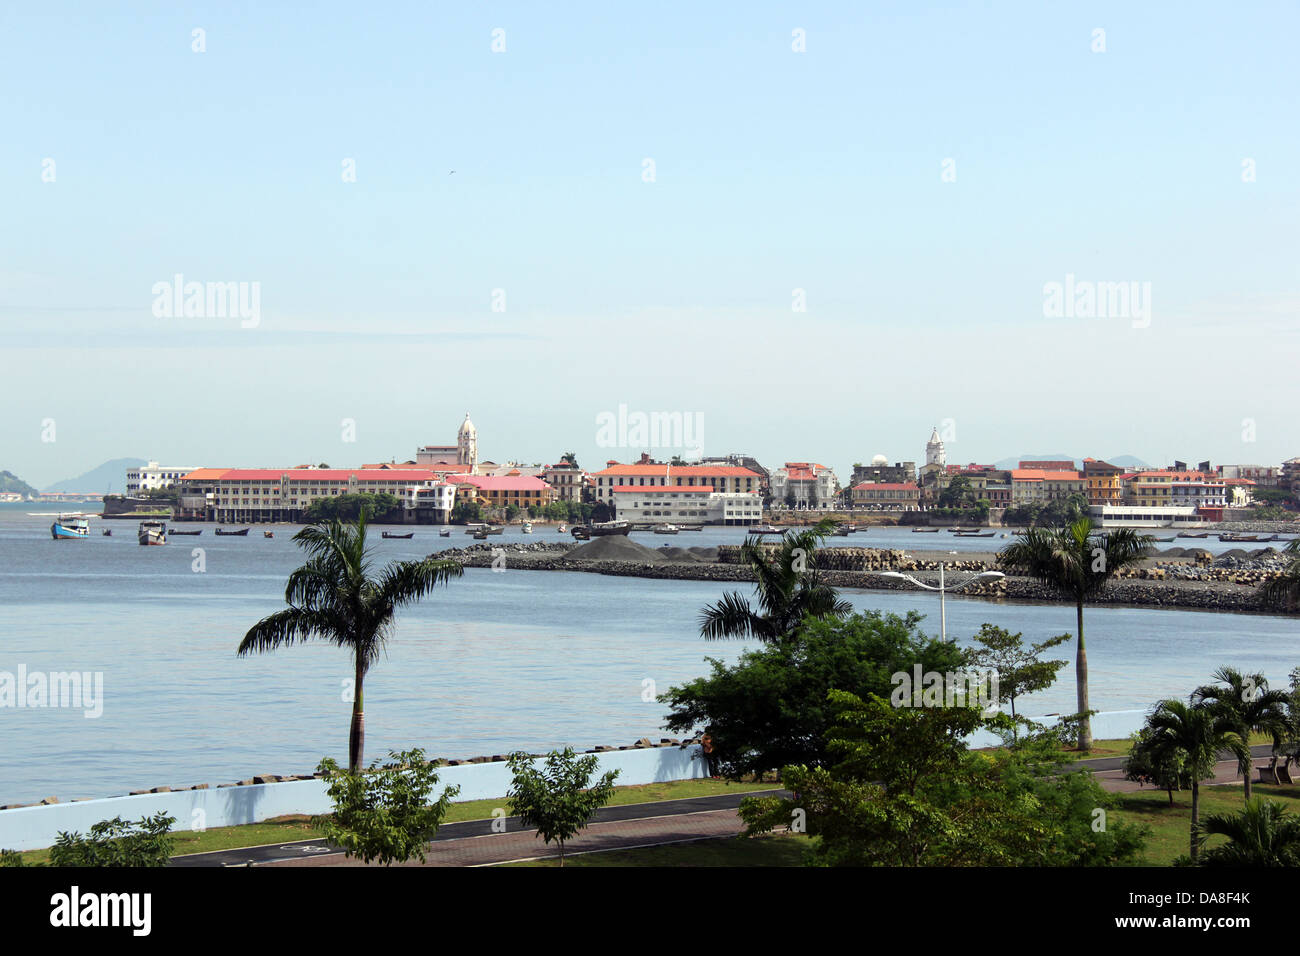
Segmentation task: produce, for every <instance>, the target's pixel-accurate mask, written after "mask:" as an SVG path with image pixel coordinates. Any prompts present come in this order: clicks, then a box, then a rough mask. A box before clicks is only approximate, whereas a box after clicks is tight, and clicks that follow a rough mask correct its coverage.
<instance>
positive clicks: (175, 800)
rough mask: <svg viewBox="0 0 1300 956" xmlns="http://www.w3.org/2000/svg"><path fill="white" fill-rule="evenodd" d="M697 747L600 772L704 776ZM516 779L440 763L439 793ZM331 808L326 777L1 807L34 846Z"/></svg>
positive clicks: (499, 766) (499, 765)
mask: <svg viewBox="0 0 1300 956" xmlns="http://www.w3.org/2000/svg"><path fill="white" fill-rule="evenodd" d="M699 749H700V748H699V746H698V745H696V744H692V745H690V746H688V747H686V748H682V747H678V746H672V745H668V746H662V745H661V746H651V747H645V746H641V747H635V748H629V749H627V750H608V751H605V752H603V753H597V754H595V757H596V759H597V769H596V773H597V775H600V774H604V773H605V772H606V771H609V770H617V771H619V775H618V779H617V781H616V784H617V785H618V786H630V785H635V784H646V783H665V782H667V781H670V780H691V779H696V778H701V777H705V776H707V771H706V769H705V764H704V761H703V760H701V759H695V755H696V754H697V753H698V752H699ZM510 781H511V774H510V769H509V767H507V766H506V764H505V762H504V761H492V762H488V763H462V764H459V765H457V766H454V767H440V768H438V785H437V787H436V789H435V794H437V793H441V790H442V787H444V786H450V785H452V784H456V785H459V786H460V793H459V794H458V795H457V796H456V800H457V801H458V802H459V801H467V800H495V799H498V798H501V797H504V796H505V793H506V791H507V790H508V789H509V787H510ZM503 806H504V804H503ZM332 807H333V805H332V804H331V802H330V799H329V797H328V796H327V795H326V793H325V781H323V780H320V779H312V780H289V781H284V782H281V783H260V784H257V783H255V784H248V785H235V786H222V787H216V788H209V789H205V790H172V791H168V792H163V793H143V794H138V795H134V796H129V797H108V798H105V799H102V800H80V801H77V802H76V803H54V804H48V805H43V806H32V807H16V808H14V809H11V810H0V848H2V849H5V850H36V849H40V848H42V847H47V846H53V845H54V842H55V841H56V840H57V839H58V835H59V832H60V831H67V832H73V831H76V832H80V833H83V834H84V833H87V832H88V831H89V830H90V828H91V827H92V826H93V825H94V824H96V823H98V822H99V821H101V820H111V819H113V817H121V818H122V819H124V820H139V819H140V818H141V817H147V816H152V815H154V814H155V813H159V812H163V813H168V814H170V815H171V816H173V817H175V818H176V823H175V824H173V830H176V831H180V830H194V829H208V828H211V827H227V826H236V825H240V824H246V823H259V822H261V821H263V820H270V819H272V818H274V817H282V816H287V815H290V814H299V813H301V814H314V813H327V812H329V811H330V810H331V809H332Z"/></svg>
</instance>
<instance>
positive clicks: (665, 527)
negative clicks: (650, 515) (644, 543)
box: [650, 524, 682, 534]
mask: <svg viewBox="0 0 1300 956" xmlns="http://www.w3.org/2000/svg"><path fill="white" fill-rule="evenodd" d="M650 530H651V531H653V532H654V533H655V534H676V533H677V532H678V531H681V530H682V529H681V528H679V527H677V525H675V524H657V525H655V526H654V527H653V528H651V529H650Z"/></svg>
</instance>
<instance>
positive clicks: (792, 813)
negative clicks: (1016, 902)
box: [740, 692, 1145, 866]
mask: <svg viewBox="0 0 1300 956" xmlns="http://www.w3.org/2000/svg"><path fill="white" fill-rule="evenodd" d="M830 700H831V704H832V705H833V706H834V708H835V710H836V712H837V724H836V726H835V728H834V729H833V731H832V742H831V749H832V752H833V753H835V754H836V755H837V756H839V757H840V758H841V759H840V762H839V763H838V764H836V765H835V766H834V767H830V768H828V767H816V768H808V767H804V766H791V767H786V768H784V769H783V770H782V780H783V782H784V783H785V785H786V786H787V788H789V789H791V790H793V791H794V792H795V793H796V794H797V796H796V797H795V798H794V799H791V800H782V799H778V798H771V797H767V798H754V797H750V798H746V799H745V800H744V801H742V803H741V808H740V815H741V817H742V819H744V820H745V822H746V824H747V830H746V832H747V834H749V835H754V834H757V833H762V832H766V831H769V830H771V829H775V828H776V827H778V826H782V825H788V824H790V823H791V821H792V820H793V819H802V820H803V821H804V822H805V823H806V826H807V831H808V832H809V833H810V834H814V835H817V836H818V837H820V839H819V841H818V844H817V846H816V848H815V849H814V850H813V851H812V853H811V862H813V863H816V864H820V865H826V866H864V865H884V866H963V865H966V866H1014V865H1030V866H1088V865H1093V866H1106V865H1115V864H1117V863H1123V862H1129V861H1131V860H1132V859H1133V857H1134V856H1135V855H1136V854H1137V852H1138V851H1139V850H1140V849H1141V846H1142V842H1143V839H1144V836H1145V832H1144V830H1142V829H1140V828H1136V827H1132V826H1129V825H1125V824H1122V823H1115V824H1112V825H1109V826H1107V825H1105V823H1104V822H1103V823H1102V825H1101V826H1097V825H1096V822H1097V821H1098V820H1099V819H1100V820H1102V821H1104V819H1105V818H1104V816H1102V817H1100V818H1099V817H1098V816H1097V814H1096V811H1097V810H1098V809H1102V810H1103V811H1104V809H1105V808H1107V807H1109V806H1111V805H1113V804H1112V798H1111V797H1110V796H1109V795H1108V794H1106V793H1105V792H1104V791H1103V790H1102V788H1101V786H1100V785H1099V784H1098V783H1097V782H1096V781H1095V780H1094V779H1093V778H1092V776H1091V775H1090V774H1088V773H1087V772H1085V771H1080V772H1073V773H1067V772H1063V768H1062V764H1061V759H1060V757H1059V754H1053V753H1052V752H1051V751H1052V747H1053V746H1054V742H1055V738H1054V737H1052V736H1050V735H1048V736H1047V737H1045V738H1042V739H1035V740H1034V741H1032V742H1026V743H1025V744H1023V745H1020V746H1017V747H1014V748H1011V749H1008V750H1003V751H999V752H995V753H988V754H986V753H972V752H970V751H969V749H968V748H967V745H966V742H965V741H966V738H967V737H968V736H969V735H970V734H971V733H973V732H974V731H976V730H979V729H981V728H982V727H984V728H988V729H1005V728H1006V726H1007V725H1008V724H1009V723H1010V718H1009V717H1007V716H1006V715H1005V714H997V715H995V716H993V717H991V718H986V717H984V716H983V715H981V713H980V712H979V711H978V710H977V709H975V708H973V707H892V706H890V704H889V702H888V701H886V700H885V699H884V698H882V697H879V696H876V695H871V696H868V697H867V698H866V699H860V698H858V697H856V696H855V695H853V694H848V693H843V692H832V693H831V694H830ZM800 812H801V816H800Z"/></svg>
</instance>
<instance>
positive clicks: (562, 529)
mask: <svg viewBox="0 0 1300 956" xmlns="http://www.w3.org/2000/svg"><path fill="white" fill-rule="evenodd" d="M568 530H569V529H568V528H566V527H565V526H564V525H563V524H561V525H560V526H559V527H558V528H556V529H555V532H556V534H565V533H566V532H567V531H568Z"/></svg>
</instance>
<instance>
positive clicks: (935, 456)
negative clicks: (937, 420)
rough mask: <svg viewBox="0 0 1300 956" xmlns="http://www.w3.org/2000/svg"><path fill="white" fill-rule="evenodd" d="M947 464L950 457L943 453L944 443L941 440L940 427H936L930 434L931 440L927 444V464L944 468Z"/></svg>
mask: <svg viewBox="0 0 1300 956" xmlns="http://www.w3.org/2000/svg"><path fill="white" fill-rule="evenodd" d="M947 462H948V457H947V456H946V455H945V454H944V452H943V442H941V441H940V440H939V426H937V425H936V426H935V428H934V431H932V432H931V433H930V440H929V441H928V442H926V443H925V463H926V464H927V465H938V466H939V467H940V468H942V467H943V466H944V465H945V464H947Z"/></svg>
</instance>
